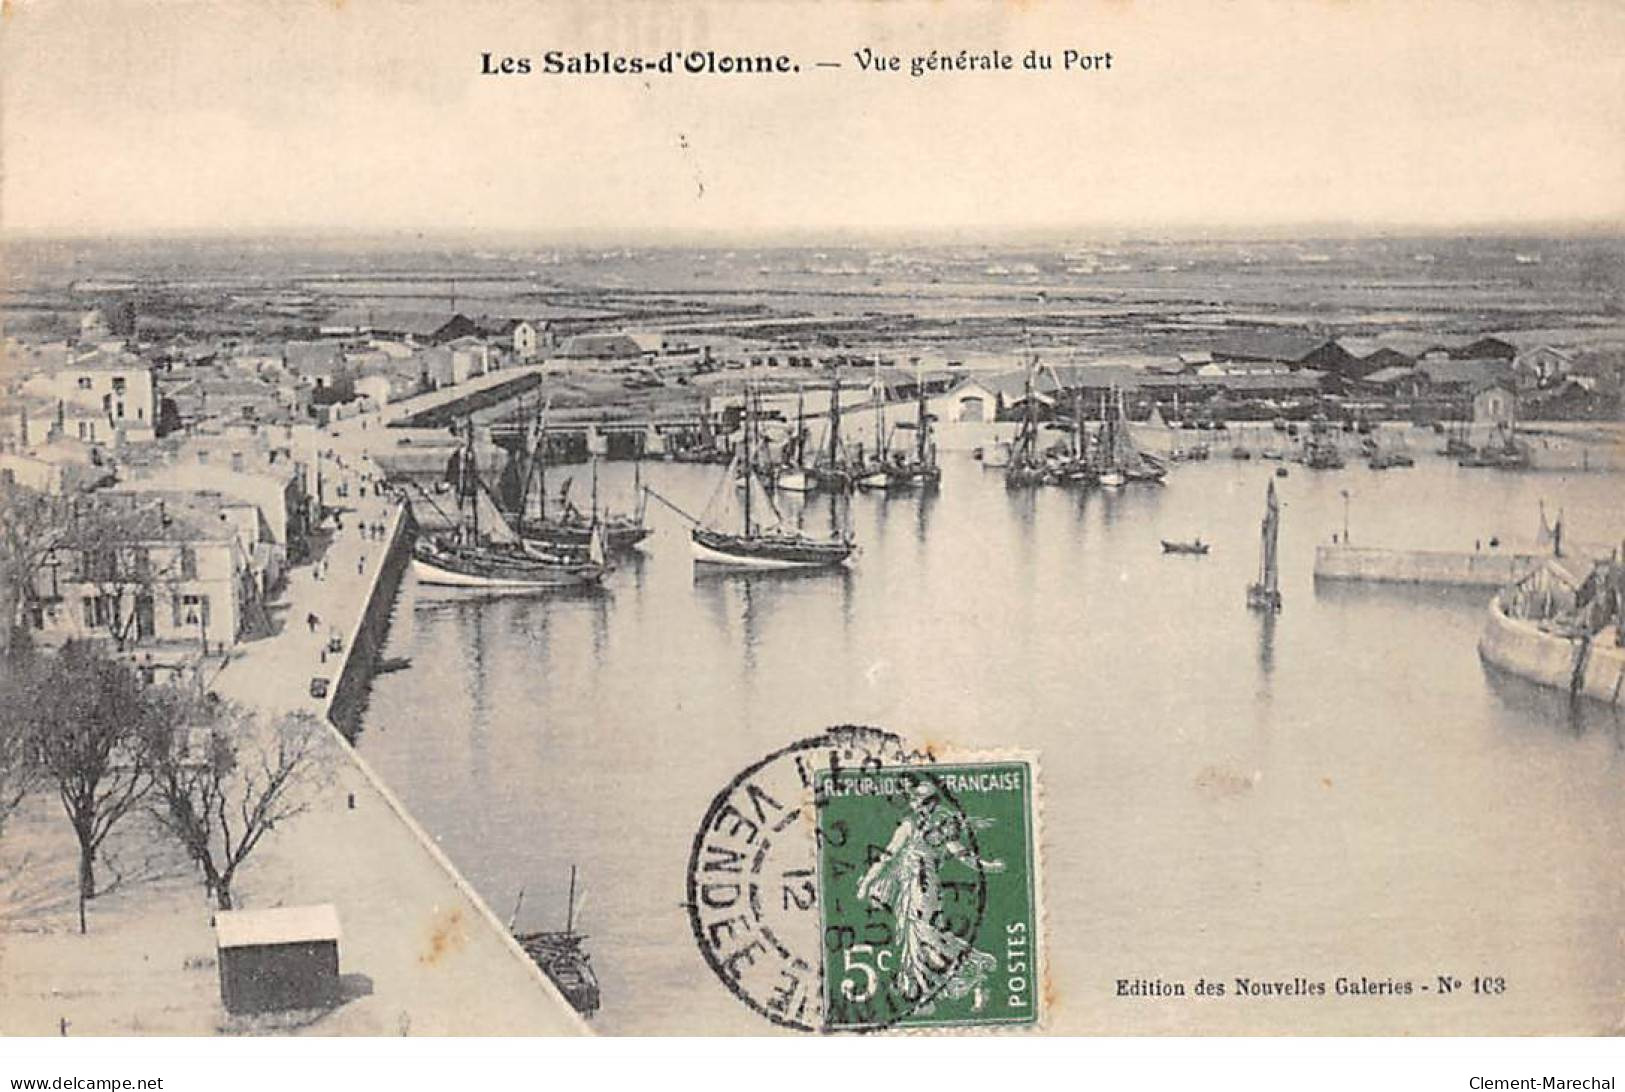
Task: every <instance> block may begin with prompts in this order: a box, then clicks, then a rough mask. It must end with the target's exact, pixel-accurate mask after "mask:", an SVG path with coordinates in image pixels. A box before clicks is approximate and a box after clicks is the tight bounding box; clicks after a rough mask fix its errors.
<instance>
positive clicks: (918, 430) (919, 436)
mask: <svg viewBox="0 0 1625 1092" xmlns="http://www.w3.org/2000/svg"><path fill="white" fill-rule="evenodd" d="M914 389H915V393H916V394H917V395H918V396H919V409H918V411H917V412H916V417H917V418H918V419H917V420H916V421H915V422H914V432H915V436H914V461H915V462H916V463H917V464H919V465H918V469H921V470H923V469H925V449H926V440H927V439H928V437H927V436H926V431H927V430H928V429H929V428H930V427H931V424H930V420H931V415H930V414H929V413H928V412H926V407H925V373H924V371H923V370H922V369H921V368H920V366H919V363H918V362H916V363H915V365H914Z"/></svg>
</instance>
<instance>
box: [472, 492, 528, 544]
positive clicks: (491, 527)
mask: <svg viewBox="0 0 1625 1092" xmlns="http://www.w3.org/2000/svg"><path fill="white" fill-rule="evenodd" d="M474 505H475V509H476V512H477V514H478V519H479V527H480V536H481V537H482V538H484V539H485V541H487V542H496V543H502V544H511V543H515V542H518V541H519V536H518V535H516V534H514V532H513V528H512V527H509V526H508V521H507V520H505V519H503V518H502V513H501V512H499V511H498V510H497V506H496V502H495V501H493V500H492V499H491V494H489V493H487V492H486V491H485V487H484V486H481V487H480V488H479V489H477V490H476V491H475V493H474Z"/></svg>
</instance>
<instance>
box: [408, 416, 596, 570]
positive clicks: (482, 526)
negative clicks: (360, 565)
mask: <svg viewBox="0 0 1625 1092" xmlns="http://www.w3.org/2000/svg"><path fill="white" fill-rule="evenodd" d="M464 433H465V439H464V443H463V446H462V447H461V448H459V449H458V451H457V454H456V455H455V456H454V459H455V469H456V482H457V517H458V518H457V525H456V527H455V528H454V529H453V530H452V531H451V532H450V533H449V534H445V535H439V536H435V537H431V538H420V539H419V540H418V541H417V542H416V543H415V544H414V545H413V547H412V571H413V573H414V574H415V575H416V576H417V578H418V582H419V583H422V584H435V585H440V586H444V587H457V588H483V589H488V590H513V591H524V590H534V589H537V588H557V587H573V586H581V585H586V584H596V583H598V582H599V581H600V580H602V579H603V577H604V573H605V572H607V571H608V566H607V565H606V563H605V560H604V539H603V535H602V534H601V533H600V534H594V535H593V536H591V537H592V542H591V545H590V546H589V549H588V553H587V557H586V559H585V560H583V559H582V558H581V557H580V556H579V554H573V555H571V556H562V555H558V554H545V553H541V552H539V551H535V550H532V549H530V548H527V547H526V546H525V544H524V543H523V541H522V540H521V539H520V537H519V535H518V534H516V533H515V532H514V530H513V528H512V527H511V526H509V525H508V522H507V520H505V519H504V518H503V517H502V513H501V512H499V511H498V510H497V506H496V503H495V502H494V501H492V500H491V497H490V496H489V494H487V493H486V491H485V486H484V485H483V484H482V483H481V482H480V478H479V469H478V466H477V465H476V462H475V454H474V424H473V421H472V420H469V421H467V422H465V424H464Z"/></svg>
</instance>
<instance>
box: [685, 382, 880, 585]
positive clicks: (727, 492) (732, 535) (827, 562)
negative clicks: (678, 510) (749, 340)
mask: <svg viewBox="0 0 1625 1092" xmlns="http://www.w3.org/2000/svg"><path fill="white" fill-rule="evenodd" d="M745 414H746V421H745V429H744V435H743V439H742V441H741V442H740V445H739V447H738V448H736V449H735V450H734V457H733V462H732V463H731V464H730V465H729V467H728V472H727V473H726V474H724V475H723V477H722V481H721V483H719V484H718V486H717V491H716V494H715V495H714V496H713V497H712V499H711V504H710V505H709V506H708V507H707V508H706V512H705V516H704V517H703V518H702V519H700V520H699V522H698V524H697V525H696V526H695V528H694V529H693V531H691V532H690V533H689V537H690V541H691V543H692V546H693V550H694V558H695V560H696V561H702V562H707V563H710V564H715V565H735V566H740V567H743V568H752V569H809V568H819V567H823V566H831V565H840V564H842V563H844V562H845V561H846V559H847V558H849V557H851V556H852V553H853V551H854V550H855V549H856V547H855V546H854V545H853V543H852V539H851V536H850V535H847V534H842V535H839V536H832V537H830V538H813V537H811V536H810V535H804V534H802V533H801V532H799V531H797V530H794V529H793V528H791V527H790V526H788V525H787V524H786V523H785V522H784V518H783V516H781V515H780V514H779V510H778V507H777V506H776V505H775V504H774V503H773V498H772V497H770V496H768V494H767V490H766V489H764V488H762V483H761V480H760V479H759V477H758V475H757V468H756V465H755V460H754V458H753V457H752V456H753V452H752V450H751V448H752V445H753V442H754V440H755V436H756V428H755V424H756V423H755V420H754V417H755V412H754V403H753V401H752V399H751V398H750V397H748V396H747V397H746V399H745ZM740 476H743V478H744V483H745V487H744V489H742V490H740V491H739V492H738V493H737V494H736V493H735V491H734V490H733V489H731V488H729V487H728V486H729V484H730V483H731V482H733V481H734V480H735V478H736V477H740ZM734 506H738V507H739V509H740V511H739V513H738V516H739V524H738V526H739V528H740V529H739V530H738V531H735V530H733V529H732V528H733V526H735V524H734V513H733V512H732V511H730V510H729V509H731V508H732V507H734Z"/></svg>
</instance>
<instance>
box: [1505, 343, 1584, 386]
mask: <svg viewBox="0 0 1625 1092" xmlns="http://www.w3.org/2000/svg"><path fill="white" fill-rule="evenodd" d="M1514 369H1515V371H1516V374H1517V382H1518V386H1519V387H1521V388H1523V389H1526V390H1527V389H1529V388H1530V387H1548V386H1551V385H1552V384H1554V383H1558V382H1561V381H1562V380H1563V379H1564V378H1565V377H1566V376H1567V375H1568V374H1569V372H1570V371H1572V370H1573V369H1574V354H1573V353H1571V352H1567V351H1565V350H1563V349H1558V348H1554V347H1552V346H1550V345H1538V346H1536V347H1535V348H1533V349H1530V350H1528V351H1527V352H1524V353H1521V354H1519V356H1518V358H1517V360H1516V361H1515V363H1514Z"/></svg>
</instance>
